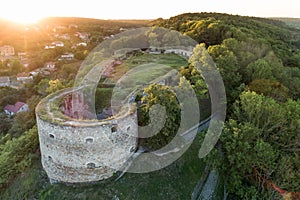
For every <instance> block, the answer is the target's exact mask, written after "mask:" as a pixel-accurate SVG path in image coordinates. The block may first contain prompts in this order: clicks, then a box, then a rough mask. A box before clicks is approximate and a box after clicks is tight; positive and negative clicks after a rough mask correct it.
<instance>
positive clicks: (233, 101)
mask: <svg viewBox="0 0 300 200" xmlns="http://www.w3.org/2000/svg"><path fill="white" fill-rule="evenodd" d="M155 24H156V25H158V26H164V27H166V28H170V29H173V30H177V31H180V32H182V33H184V34H186V35H189V36H191V37H192V38H194V39H195V40H197V41H198V42H199V43H204V44H203V46H205V47H206V48H207V51H208V52H209V54H210V55H211V56H212V58H213V59H214V61H215V63H216V65H217V67H218V69H219V71H220V73H221V75H222V77H223V81H224V84H225V87H226V94H227V99H228V102H227V103H228V108H229V109H228V110H229V112H228V115H227V121H226V125H225V129H224V131H223V134H222V136H221V139H220V141H219V146H221V151H222V152H223V154H224V157H220V156H219V155H220V154H218V153H217V151H218V150H217V149H215V150H214V151H216V152H215V153H213V152H212V153H211V154H210V155H209V157H208V158H207V161H208V162H209V163H215V167H216V168H219V170H221V171H222V173H223V174H224V175H225V181H226V183H227V187H228V189H229V193H230V198H236V199H253V198H256V199H269V198H275V196H274V193H273V192H272V191H273V190H274V188H272V187H271V186H270V184H267V183H270V181H271V182H273V183H274V184H276V185H278V186H279V187H280V188H283V189H285V190H287V191H297V190H299V188H300V183H299V181H298V180H300V176H299V175H300V169H299V162H298V161H299V157H300V154H299V147H300V146H299V142H300V132H299V127H300V122H299V114H300V111H299V107H300V102H299V97H300V92H299V88H300V87H299V85H300V49H299V46H298V45H297V44H298V42H299V33H300V32H299V30H297V29H294V28H292V27H289V26H288V25H286V24H284V23H283V22H281V21H277V20H271V19H261V18H249V17H241V16H231V15H226V14H216V13H191V14H182V15H179V16H176V17H172V18H170V19H168V20H157V21H156V22H155ZM199 60H205V59H203V58H199ZM190 68H191V67H190ZM186 70H188V69H186ZM188 71H191V70H188ZM218 160H219V162H218ZM218 163H219V164H218ZM276 198H278V196H277V195H276Z"/></svg>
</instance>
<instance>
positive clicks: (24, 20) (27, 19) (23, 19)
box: [5, 15, 42, 25]
mask: <svg viewBox="0 0 300 200" xmlns="http://www.w3.org/2000/svg"><path fill="white" fill-rule="evenodd" d="M5 18H6V19H8V20H10V21H13V22H16V23H19V24H24V25H26V24H35V23H37V22H38V21H39V20H40V19H42V17H37V16H28V15H27V16H17V15H16V16H6V17H5Z"/></svg>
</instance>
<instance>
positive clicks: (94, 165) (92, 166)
mask: <svg viewBox="0 0 300 200" xmlns="http://www.w3.org/2000/svg"><path fill="white" fill-rule="evenodd" d="M86 166H87V168H88V169H95V168H96V164H95V163H92V162H90V163H88V164H87V165H86Z"/></svg>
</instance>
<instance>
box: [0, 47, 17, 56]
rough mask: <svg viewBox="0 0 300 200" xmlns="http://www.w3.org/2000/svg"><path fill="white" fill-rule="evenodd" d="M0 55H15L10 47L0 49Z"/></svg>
mask: <svg viewBox="0 0 300 200" xmlns="http://www.w3.org/2000/svg"><path fill="white" fill-rule="evenodd" d="M0 55H1V56H5V57H9V56H13V55H15V49H14V47H12V46H9V45H4V46H2V47H0Z"/></svg>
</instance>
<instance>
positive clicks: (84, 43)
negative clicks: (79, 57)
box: [77, 42, 87, 47]
mask: <svg viewBox="0 0 300 200" xmlns="http://www.w3.org/2000/svg"><path fill="white" fill-rule="evenodd" d="M77 46H82V47H86V46H87V43H86V42H80V43H78V44H77Z"/></svg>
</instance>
